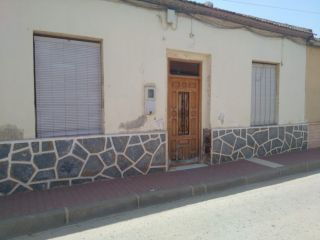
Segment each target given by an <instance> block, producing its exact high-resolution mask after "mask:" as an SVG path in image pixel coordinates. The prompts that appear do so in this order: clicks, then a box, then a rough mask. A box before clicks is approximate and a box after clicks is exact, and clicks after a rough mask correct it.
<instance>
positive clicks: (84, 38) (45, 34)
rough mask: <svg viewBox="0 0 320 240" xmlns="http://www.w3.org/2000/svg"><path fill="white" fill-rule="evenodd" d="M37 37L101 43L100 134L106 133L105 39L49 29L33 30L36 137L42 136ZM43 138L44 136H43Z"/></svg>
mask: <svg viewBox="0 0 320 240" xmlns="http://www.w3.org/2000/svg"><path fill="white" fill-rule="evenodd" d="M35 37H48V38H58V39H65V40H75V41H83V42H93V43H98V44H99V45H100V52H99V54H100V71H101V79H100V83H101V85H100V87H101V88H100V91H101V119H100V121H101V133H100V134H98V135H104V134H105V133H106V131H105V125H106V124H105V123H106V122H105V95H104V94H105V91H104V85H105V83H104V64H103V59H104V57H103V39H102V38H93V37H87V36H78V35H71V34H65V33H56V32H47V31H33V34H32V46H33V91H34V92H33V96H34V117H35V125H34V126H35V129H34V136H35V138H40V137H39V133H38V114H37V113H38V111H37V86H36V61H35V57H36V54H35V40H34V39H35ZM94 135H97V134H82V135H67V136H51V137H44V138H62V137H76V136H94ZM41 138H42V137H41Z"/></svg>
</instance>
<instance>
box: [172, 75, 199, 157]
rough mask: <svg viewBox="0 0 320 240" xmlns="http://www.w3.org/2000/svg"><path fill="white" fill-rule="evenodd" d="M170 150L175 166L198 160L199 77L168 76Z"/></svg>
mask: <svg viewBox="0 0 320 240" xmlns="http://www.w3.org/2000/svg"><path fill="white" fill-rule="evenodd" d="M168 81H169V83H168V86H169V87H168V137H169V142H168V145H169V146H168V148H169V159H170V160H172V161H175V163H179V162H183V161H184V160H193V161H194V162H195V161H198V160H199V137H200V136H199V128H200V125H199V122H200V119H199V118H200V117H199V116H200V110H199V107H200V101H199V97H200V81H201V78H200V76H175V75H170V76H169V80H168Z"/></svg>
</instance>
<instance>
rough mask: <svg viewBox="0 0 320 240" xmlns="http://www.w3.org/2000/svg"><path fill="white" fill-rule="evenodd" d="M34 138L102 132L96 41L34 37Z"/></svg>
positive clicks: (101, 107) (98, 49) (101, 105)
mask: <svg viewBox="0 0 320 240" xmlns="http://www.w3.org/2000/svg"><path fill="white" fill-rule="evenodd" d="M34 70H35V98H36V101H35V104H36V131H37V137H58V136H77V135H92V134H101V133H103V117H102V115H103V114H102V112H103V101H102V74H101V46H100V43H99V42H88V41H79V40H70V39H62V38H55V37H46V36H34Z"/></svg>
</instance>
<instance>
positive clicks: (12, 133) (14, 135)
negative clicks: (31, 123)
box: [0, 124, 23, 141]
mask: <svg viewBox="0 0 320 240" xmlns="http://www.w3.org/2000/svg"><path fill="white" fill-rule="evenodd" d="M20 139H23V130H22V129H19V128H18V127H17V126H15V125H11V124H6V125H2V126H0V141H4V140H20Z"/></svg>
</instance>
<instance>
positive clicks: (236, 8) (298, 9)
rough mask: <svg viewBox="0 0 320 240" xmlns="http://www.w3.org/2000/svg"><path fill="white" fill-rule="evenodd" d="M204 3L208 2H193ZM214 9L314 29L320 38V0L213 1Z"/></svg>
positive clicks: (200, 0)
mask: <svg viewBox="0 0 320 240" xmlns="http://www.w3.org/2000/svg"><path fill="white" fill-rule="evenodd" d="M193 1H196V2H199V3H204V2H206V1H207V0H193ZM211 2H212V3H213V5H214V7H217V8H222V9H225V10H229V11H233V12H238V13H243V14H247V15H251V16H255V17H260V18H265V19H269V20H272V21H276V22H281V23H287V24H291V25H295V26H298V27H304V28H309V29H312V31H313V32H314V33H315V34H316V37H317V38H320V0H211Z"/></svg>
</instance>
